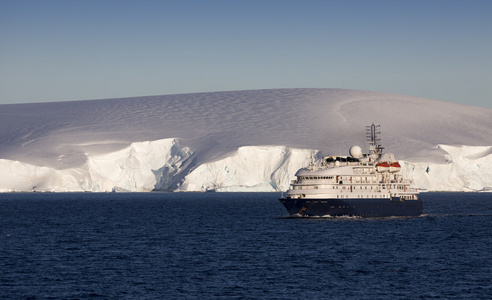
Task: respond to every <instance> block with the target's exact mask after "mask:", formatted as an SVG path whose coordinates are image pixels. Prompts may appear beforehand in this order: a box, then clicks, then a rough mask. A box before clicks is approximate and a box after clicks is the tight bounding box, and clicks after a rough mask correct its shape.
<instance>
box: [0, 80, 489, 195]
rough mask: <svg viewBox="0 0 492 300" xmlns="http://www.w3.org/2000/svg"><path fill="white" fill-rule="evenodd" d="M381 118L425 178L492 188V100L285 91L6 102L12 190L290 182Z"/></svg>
mask: <svg viewBox="0 0 492 300" xmlns="http://www.w3.org/2000/svg"><path fill="white" fill-rule="evenodd" d="M371 123H375V124H380V125H381V131H382V143H383V146H385V147H386V151H387V152H393V153H395V155H396V157H397V158H398V159H399V160H400V161H401V162H402V163H404V165H405V168H404V172H407V174H408V176H410V177H412V178H413V179H414V182H415V185H416V186H417V187H420V188H422V189H428V190H465V191H470V190H482V189H487V188H491V187H492V134H491V133H492V110H491V109H485V108H479V107H473V106H466V105H459V104H452V103H446V102H441V101H435V100H429V99H422V98H415V97H409V96H402V95H394V94H387V93H379V92H369V91H358V90H344V89H279V90H256V91H235V92H216V93H199V94H181V95H165V96H151V97H138V98H122V99H106V100H91V101H75V102H57V103H36V104H19V105H0V128H2V130H1V131H0V178H1V181H0V191H32V190H38V191H110V190H122V191H125V190H128V191H151V190H180V191H196V190H201V191H203V190H217V191H274V190H285V189H287V187H288V184H289V182H290V180H291V179H293V175H294V173H295V172H296V171H297V169H299V168H300V167H303V166H306V165H307V164H308V161H309V157H310V155H311V153H314V154H316V155H317V157H318V158H319V157H321V156H322V155H324V154H326V155H328V154H343V155H345V154H346V153H347V151H348V149H349V147H350V146H352V145H360V146H362V148H363V149H364V148H365V147H366V143H365V126H366V125H370V124H371Z"/></svg>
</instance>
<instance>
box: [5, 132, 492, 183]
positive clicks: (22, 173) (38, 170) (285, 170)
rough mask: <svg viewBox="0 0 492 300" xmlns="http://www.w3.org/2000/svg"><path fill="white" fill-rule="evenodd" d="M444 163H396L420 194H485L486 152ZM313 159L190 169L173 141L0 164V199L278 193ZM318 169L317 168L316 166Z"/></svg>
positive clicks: (261, 153)
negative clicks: (64, 163) (42, 162)
mask: <svg viewBox="0 0 492 300" xmlns="http://www.w3.org/2000/svg"><path fill="white" fill-rule="evenodd" d="M438 148H440V149H442V150H444V151H445V153H446V154H445V159H446V163H443V164H436V163H425V162H420V163H411V162H406V161H400V163H401V164H402V166H403V168H402V172H403V173H404V175H405V176H407V177H409V178H410V179H411V180H413V183H414V186H415V187H417V188H419V189H423V190H428V191H481V190H492V147H469V146H448V145H439V146H438ZM318 153H319V152H318V151H316V150H310V149H296V148H289V147H284V146H248V147H240V148H239V149H237V151H235V152H232V153H230V154H229V155H228V156H226V157H225V158H223V159H221V160H217V161H214V162H205V163H200V162H195V163H196V165H195V167H194V168H191V166H193V165H192V164H190V161H191V159H192V158H193V155H194V153H193V150H192V149H190V148H188V147H186V146H182V145H180V143H179V141H178V140H177V139H163V140H157V141H151V142H139V143H132V144H130V145H129V146H128V147H125V148H123V149H120V150H118V151H115V152H111V153H106V154H101V155H91V154H90V153H88V154H87V161H86V164H84V165H83V166H82V167H78V168H73V169H64V170H56V169H53V168H48V167H40V166H34V165H28V164H24V163H21V162H18V161H11V160H0V178H1V180H0V191H1V192H10V191H54V192H63V191H69V192H73V191H93V192H108V191H112V190H116V191H131V192H149V191H152V190H155V189H157V190H170V189H171V190H176V191H210V190H214V191H218V192H226V191H262V192H272V191H285V190H287V189H288V187H289V184H290V181H291V180H293V179H294V174H295V173H296V172H297V170H298V169H300V168H302V167H306V166H308V165H309V163H310V161H311V156H313V157H316V156H317V155H318ZM318 162H319V160H318Z"/></svg>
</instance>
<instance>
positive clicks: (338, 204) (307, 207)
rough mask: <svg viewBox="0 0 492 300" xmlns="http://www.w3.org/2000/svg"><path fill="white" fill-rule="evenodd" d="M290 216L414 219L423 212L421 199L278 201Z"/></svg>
mask: <svg viewBox="0 0 492 300" xmlns="http://www.w3.org/2000/svg"><path fill="white" fill-rule="evenodd" d="M279 200H280V202H282V204H283V205H284V206H285V208H286V209H287V211H288V212H289V214H290V215H301V216H357V217H364V218H381V217H393V216H399V217H415V216H420V215H421V214H423V212H424V206H423V203H422V200H421V199H418V200H406V201H402V200H400V199H399V198H392V199H391V200H390V199H387V198H386V199H381V198H379V199H378V198H374V199H361V198H349V199H304V198H303V199H279Z"/></svg>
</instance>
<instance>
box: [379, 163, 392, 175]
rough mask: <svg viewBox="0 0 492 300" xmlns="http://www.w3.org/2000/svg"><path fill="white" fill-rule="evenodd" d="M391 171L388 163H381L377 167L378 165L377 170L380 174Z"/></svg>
mask: <svg viewBox="0 0 492 300" xmlns="http://www.w3.org/2000/svg"><path fill="white" fill-rule="evenodd" d="M389 169H390V164H389V163H388V162H379V163H378V164H377V165H376V170H377V171H378V172H380V173H381V172H387V171H389Z"/></svg>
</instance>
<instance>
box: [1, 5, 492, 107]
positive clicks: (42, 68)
mask: <svg viewBox="0 0 492 300" xmlns="http://www.w3.org/2000/svg"><path fill="white" fill-rule="evenodd" d="M491 15H492V1H489V0H483V1H478V0H467V1H464V0H462V1H453V0H445V1H439V0H425V1H419V0H415V1H396V0H395V1H378V0H372V1H369V0H367V1H362V0H361V1H346V0H345V1H311V0H299V1H289V0H281V1H280V0H279V1H276V0H270V1H269V0H262V1H252V0H249V1H246V0H245V1H239V0H227V1H226V0H224V1H216V0H201V1H187V0H179V1H178V0H177V1H146V0H139V1H124V0H120V1H104V0H98V1H65V0H63V1H49V0H47V1H23V0H11V1H8V0H0V104H4V103H27V102H48V101H67V100H84V99H102V98H118V97H130V96H145V95H163V94H176V93H193V92H209V91H224V90H245V89H270V88H298V87H299V88H303V87H316V88H349V89H363V90H372V91H382V92H391V93H397V94H403V95H411V96H419V97H425V98H431V99H437V100H443V101H448V102H457V103H465V104H471V105H477V106H483V107H488V108H492V96H491V95H492V17H491Z"/></svg>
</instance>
